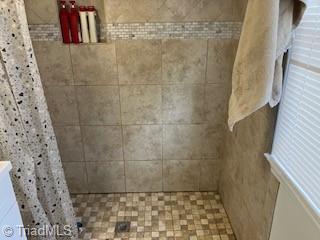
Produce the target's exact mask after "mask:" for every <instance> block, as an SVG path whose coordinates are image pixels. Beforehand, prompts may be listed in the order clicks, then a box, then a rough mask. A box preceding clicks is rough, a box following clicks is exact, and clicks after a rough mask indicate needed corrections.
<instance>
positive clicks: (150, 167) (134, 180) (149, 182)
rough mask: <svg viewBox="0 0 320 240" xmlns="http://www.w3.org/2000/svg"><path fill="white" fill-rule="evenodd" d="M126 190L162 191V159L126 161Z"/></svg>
mask: <svg viewBox="0 0 320 240" xmlns="http://www.w3.org/2000/svg"><path fill="white" fill-rule="evenodd" d="M126 186H127V190H126V191H127V192H156V191H158V192H159V191H162V161H129V162H126Z"/></svg>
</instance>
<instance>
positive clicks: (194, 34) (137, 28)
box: [102, 22, 242, 40]
mask: <svg viewBox="0 0 320 240" xmlns="http://www.w3.org/2000/svg"><path fill="white" fill-rule="evenodd" d="M241 25H242V23H241V22H185V23H130V24H127V23H121V24H120V23H118V24H107V26H106V27H105V28H103V29H102V33H105V35H106V36H107V38H108V39H112V40H115V39H191V38H200V39H207V38H219V39H230V38H239V36H240V31H241Z"/></svg>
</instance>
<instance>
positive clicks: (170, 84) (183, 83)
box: [43, 67, 225, 88]
mask: <svg viewBox="0 0 320 240" xmlns="http://www.w3.org/2000/svg"><path fill="white" fill-rule="evenodd" d="M206 69H207V67H206ZM205 75H206V73H205ZM205 78H206V76H205ZM43 85H44V86H46V87H47V88H50V87H72V86H74V87H117V86H126V87H130V86H141V85H142V86H144V85H146V86H149V85H150V86H163V85H164V86H166V85H168V86H179V85H189V86H197V85H217V86H219V87H225V83H223V82H206V81H203V82H200V83H188V82H162V83H121V84H120V83H119V84H86V85H85V84H64V85H53V84H52V85H51V84H50V85H48V84H45V83H44V84H43Z"/></svg>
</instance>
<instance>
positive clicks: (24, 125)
mask: <svg viewBox="0 0 320 240" xmlns="http://www.w3.org/2000/svg"><path fill="white" fill-rule="evenodd" d="M0 159H1V160H5V161H10V162H11V163H12V166H13V169H12V171H11V176H12V181H13V185H14V189H15V193H16V195H17V200H18V203H19V206H20V210H21V212H22V215H23V219H24V225H25V226H27V227H37V228H41V227H45V228H51V229H54V228H56V229H59V227H60V229H63V227H64V226H71V228H72V233H73V237H72V238H76V237H77V229H76V223H75V217H74V212H73V207H72V203H71V200H70V195H69V191H68V188H67V185H66V182H65V177H64V173H63V169H62V164H61V160H60V156H59V151H58V148H57V143H56V139H55V136H54V132H53V128H52V124H51V120H50V116H49V113H48V110H47V104H46V100H45V97H44V93H43V88H42V85H41V80H40V75H39V72H38V67H37V64H36V60H35V57H34V52H33V49H32V44H31V39H30V35H29V31H28V25H27V19H26V14H25V7H24V2H23V0H1V1H0ZM2 197H3V196H0V198H2ZM0 201H1V199H0ZM67 228H68V227H67ZM59 232H60V233H61V231H59ZM38 238H39V239H62V238H61V237H56V236H42V237H38ZM65 238H66V239H70V237H68V236H67V237H65Z"/></svg>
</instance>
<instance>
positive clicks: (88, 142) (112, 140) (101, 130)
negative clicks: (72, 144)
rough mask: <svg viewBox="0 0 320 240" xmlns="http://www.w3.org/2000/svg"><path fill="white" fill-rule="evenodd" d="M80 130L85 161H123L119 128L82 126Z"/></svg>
mask: <svg viewBox="0 0 320 240" xmlns="http://www.w3.org/2000/svg"><path fill="white" fill-rule="evenodd" d="M81 130H82V131H83V133H82V134H83V144H84V151H85V160H86V161H91V162H96V161H99V162H102V161H111V160H123V153H122V137H121V128H120V127H117V126H82V127H81Z"/></svg>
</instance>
